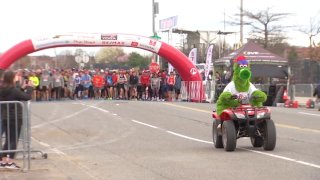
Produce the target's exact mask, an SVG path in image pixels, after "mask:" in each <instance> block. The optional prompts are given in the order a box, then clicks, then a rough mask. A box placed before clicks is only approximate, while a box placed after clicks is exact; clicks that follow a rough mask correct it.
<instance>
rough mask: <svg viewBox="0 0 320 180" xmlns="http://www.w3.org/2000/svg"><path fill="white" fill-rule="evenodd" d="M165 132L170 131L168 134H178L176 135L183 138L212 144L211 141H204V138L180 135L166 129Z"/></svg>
mask: <svg viewBox="0 0 320 180" xmlns="http://www.w3.org/2000/svg"><path fill="white" fill-rule="evenodd" d="M166 132H167V133H170V134H173V135H175V136H178V137H182V138H185V139H190V140H192V141H197V142H202V143H206V144H213V143H212V142H210V141H205V140H201V139H197V138H193V137H189V136H186V135H182V134H179V133H175V132H172V131H166Z"/></svg>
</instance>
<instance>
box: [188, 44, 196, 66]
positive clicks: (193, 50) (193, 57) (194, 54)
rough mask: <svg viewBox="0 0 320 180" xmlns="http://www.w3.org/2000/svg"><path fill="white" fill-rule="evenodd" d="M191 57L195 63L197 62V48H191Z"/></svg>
mask: <svg viewBox="0 0 320 180" xmlns="http://www.w3.org/2000/svg"><path fill="white" fill-rule="evenodd" d="M189 59H190V61H191V62H192V63H193V64H197V48H193V49H191V51H190V53H189Z"/></svg>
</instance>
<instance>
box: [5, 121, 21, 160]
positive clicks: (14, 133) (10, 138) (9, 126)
mask: <svg viewBox="0 0 320 180" xmlns="http://www.w3.org/2000/svg"><path fill="white" fill-rule="evenodd" d="M11 117H13V118H10V119H9V120H7V119H4V118H1V136H0V138H2V136H3V134H5V141H4V145H3V147H2V148H1V149H2V150H16V149H17V145H18V141H19V136H20V133H21V127H22V118H21V117H17V119H16V118H14V116H11ZM0 145H1V144H0ZM7 155H9V157H10V158H11V159H13V158H14V157H15V155H16V153H15V152H12V153H0V157H6V156H7Z"/></svg>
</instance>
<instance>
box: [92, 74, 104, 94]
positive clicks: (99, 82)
mask: <svg viewBox="0 0 320 180" xmlns="http://www.w3.org/2000/svg"><path fill="white" fill-rule="evenodd" d="M92 83H93V90H94V96H95V98H97V99H99V98H101V90H102V88H103V86H104V77H103V76H102V75H101V73H100V71H98V72H97V74H96V75H94V76H93V79H92Z"/></svg>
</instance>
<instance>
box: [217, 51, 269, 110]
mask: <svg viewBox="0 0 320 180" xmlns="http://www.w3.org/2000/svg"><path fill="white" fill-rule="evenodd" d="M250 77H251V71H250V65H249V62H248V60H247V59H246V57H244V56H239V57H237V58H236V59H235V60H234V64H233V77H232V81H231V82H230V83H229V84H228V85H227V86H226V87H225V89H224V90H223V92H222V93H221V94H220V96H219V98H218V101H217V113H218V114H219V115H220V114H221V113H222V111H223V110H225V109H227V108H231V107H238V106H239V105H240V103H239V100H237V99H233V98H232V96H233V95H237V96H238V97H239V96H240V97H241V99H247V100H248V102H249V103H250V104H251V105H252V106H254V107H261V106H262V104H263V103H264V102H265V101H266V100H267V95H266V94H265V93H264V92H262V91H260V90H258V89H256V88H255V87H254V85H253V84H252V83H251V82H250ZM253 97H254V98H253Z"/></svg>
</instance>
